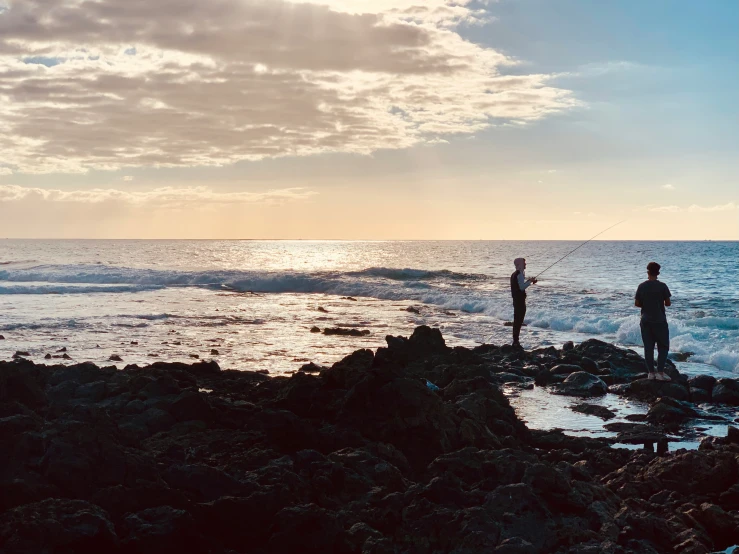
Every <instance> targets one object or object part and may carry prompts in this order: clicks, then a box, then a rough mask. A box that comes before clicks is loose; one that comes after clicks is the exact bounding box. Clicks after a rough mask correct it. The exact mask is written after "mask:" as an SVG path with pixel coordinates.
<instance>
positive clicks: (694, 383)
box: [688, 375, 716, 394]
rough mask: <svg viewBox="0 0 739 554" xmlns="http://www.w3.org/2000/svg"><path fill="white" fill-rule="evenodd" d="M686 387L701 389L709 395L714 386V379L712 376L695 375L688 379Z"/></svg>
mask: <svg viewBox="0 0 739 554" xmlns="http://www.w3.org/2000/svg"><path fill="white" fill-rule="evenodd" d="M688 385H689V386H690V387H691V388H693V387H695V388H698V389H703V390H705V391H708V393H709V394H710V393H711V391H712V390H713V387H714V386H715V385H716V378H715V377H713V376H712V375H696V376H695V377H691V378H690V379H688Z"/></svg>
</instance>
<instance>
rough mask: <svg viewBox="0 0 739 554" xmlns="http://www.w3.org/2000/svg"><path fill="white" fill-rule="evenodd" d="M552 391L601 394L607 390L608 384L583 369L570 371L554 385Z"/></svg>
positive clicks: (574, 393) (590, 394) (574, 394)
mask: <svg viewBox="0 0 739 554" xmlns="http://www.w3.org/2000/svg"><path fill="white" fill-rule="evenodd" d="M554 392H555V393H556V394H563V395H567V396H582V397H592V396H603V395H604V394H606V392H608V385H606V384H605V383H604V382H603V380H602V379H600V378H599V377H596V376H595V375H591V374H590V373H587V372H585V371H577V372H575V373H570V375H569V376H568V377H567V379H565V380H564V381H563V382H562V383H561V384H559V385H555V388H554Z"/></svg>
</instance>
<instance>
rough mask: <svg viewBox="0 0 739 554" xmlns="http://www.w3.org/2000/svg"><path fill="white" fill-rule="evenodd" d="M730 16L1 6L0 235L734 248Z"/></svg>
mask: <svg viewBox="0 0 739 554" xmlns="http://www.w3.org/2000/svg"><path fill="white" fill-rule="evenodd" d="M737 20H739V7H738V5H737V3H736V2H732V1H728V0H726V1H724V0H716V1H713V2H705V3H703V2H695V1H692V0H691V1H682V0H666V1H659V0H650V1H649V2H638V1H636V0H623V1H619V2H593V1H591V0H579V1H575V0H556V1H553V0H498V1H497V2H494V1H475V0H457V1H455V2H451V1H447V0H424V1H423V2H419V1H418V0H315V1H314V2H291V1H283V0H208V1H207V2H206V1H203V0H156V1H153V0H125V1H124V0H0V131H1V132H0V237H60V238H61V237H75V238H76V237H79V238H88V237H89V238H316V239H322V238H336V239H392V238H397V239H413V238H418V239H518V238H520V239H559V238H566V239H577V238H581V237H583V238H587V236H588V235H591V234H594V233H596V232H597V231H598V230H600V229H601V228H604V227H606V226H607V225H608V224H610V223H614V222H616V221H619V220H622V219H626V220H627V221H626V223H624V224H623V225H621V226H619V227H617V228H616V229H614V230H613V231H611V232H609V236H608V237H604V238H612V239H619V238H622V239H734V240H736V239H739V187H738V186H737V185H738V184H739V161H738V160H739V156H737V153H738V151H737V148H738V147H739V126H737V120H738V116H739V74H738V73H737V70H736V68H737V64H738V63H739V47H738V46H739V44H738V42H739V37H738V35H739V32H738V31H737Z"/></svg>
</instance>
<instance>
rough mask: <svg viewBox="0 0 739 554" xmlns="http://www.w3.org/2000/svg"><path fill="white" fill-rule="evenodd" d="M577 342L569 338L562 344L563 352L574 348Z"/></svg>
mask: <svg viewBox="0 0 739 554" xmlns="http://www.w3.org/2000/svg"><path fill="white" fill-rule="evenodd" d="M574 348H575V343H574V342H572V341H571V340H568V341H567V342H565V343H564V344H563V345H562V352H569V351H570V350H574Z"/></svg>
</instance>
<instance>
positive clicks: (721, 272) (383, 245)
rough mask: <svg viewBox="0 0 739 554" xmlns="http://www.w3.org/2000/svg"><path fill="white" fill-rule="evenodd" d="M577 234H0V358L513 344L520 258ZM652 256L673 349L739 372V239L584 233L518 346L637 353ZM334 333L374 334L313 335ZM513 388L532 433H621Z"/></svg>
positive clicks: (310, 356) (187, 357)
mask: <svg viewBox="0 0 739 554" xmlns="http://www.w3.org/2000/svg"><path fill="white" fill-rule="evenodd" d="M578 244H579V243H576V242H554V241H527V242H508V241H460V242H454V241H445V242H424V241H418V242H397V241H391V242H341V241H129V240H121V241H109V240H79V241H74V240H0V335H3V336H4V340H0V359H10V358H11V357H12V356H13V354H14V353H15V352H16V351H21V352H27V353H28V356H25V357H27V358H30V359H32V360H34V361H37V362H43V361H45V357H46V356H52V358H51V360H49V361H48V362H54V363H75V362H79V361H88V360H89V361H93V362H95V363H97V364H99V365H114V364H115V365H117V367H123V366H124V365H126V364H139V365H142V364H147V363H152V362H155V361H157V360H162V361H185V362H192V361H194V360H195V359H198V358H200V359H215V360H217V361H218V363H219V364H220V365H221V367H223V368H225V369H237V370H266V371H268V372H269V373H270V374H272V375H279V374H290V373H293V372H295V371H296V370H297V369H298V368H299V367H300V366H301V365H302V364H304V363H306V362H309V361H312V362H315V363H318V364H330V363H332V362H335V361H337V360H339V359H341V358H342V357H343V356H345V355H347V354H349V353H350V352H352V351H353V350H355V349H357V348H377V347H378V346H383V345H384V344H385V340H384V338H385V336H386V335H388V334H392V335H406V336H407V335H409V334H410V333H411V332H412V331H413V329H414V328H415V327H416V326H418V325H422V324H426V325H431V326H434V327H439V328H440V329H441V330H442V332H443V334H444V337H445V338H446V341H447V344H449V345H452V346H455V345H462V346H475V345H476V344H479V343H483V342H484V343H488V344H503V343H509V342H510V341H511V328H510V327H507V326H505V323H506V322H508V321H510V320H511V319H512V318H513V313H512V312H513V307H512V304H511V296H510V275H511V273H512V272H513V271H514V268H513V259H514V258H516V257H525V258H526V259H527V262H528V269H527V275H528V276H530V277H533V276H535V275H537V274H538V273H539V272H540V271H542V270H544V269H545V268H547V266H549V265H550V264H552V263H554V262H555V261H557V260H558V259H559V258H561V257H562V256H564V255H565V254H567V252H569V251H571V250H572V249H574V248H576V247H577V246H578ZM650 261H657V262H659V263H660V264H661V265H662V275H661V276H660V278H661V279H662V280H663V281H664V282H665V283H667V284H668V286H669V287H670V290H671V291H672V294H673V296H672V306H670V307H669V308H668V309H667V311H668V317H669V324H670V335H671V349H672V350H673V351H674V352H682V353H684V354H685V355H687V354H690V355H689V357H688V358H687V360H688V361H687V362H679V363H678V366H679V368H680V370H681V371H683V372H685V373H688V374H698V373H708V374H711V375H714V376H716V377H719V378H720V377H730V376H736V374H737V372H739V365H738V364H739V314H738V313H737V312H738V311H739V284H738V283H739V243H738V242H606V241H593V242H591V243H588V244H587V245H585V246H583V247H582V248H580V249H579V250H577V251H576V252H575V253H573V254H572V255H571V256H570V257H568V258H566V259H565V260H563V261H562V262H561V263H559V264H557V265H556V266H554V267H553V268H551V269H550V270H548V271H546V273H544V274H543V275H542V276H541V278H540V281H539V283H538V284H537V285H535V286H532V287H531V288H529V291H528V292H529V295H528V312H527V315H526V323H527V326H526V327H524V329H523V332H522V338H521V342H522V343H523V345H524V347H525V348H528V349H531V348H536V347H540V346H548V345H554V346H560V345H561V344H563V343H564V342H565V341H568V340H572V341H575V342H581V341H584V340H586V339H588V338H598V339H601V340H605V341H609V342H612V343H616V344H619V345H622V346H626V347H630V348H634V349H636V350H637V351H638V350H640V346H641V337H640V333H639V310H638V309H637V308H635V307H634V300H633V297H634V292H635V290H636V287H637V286H638V284H639V283H640V282H641V281H643V280H644V279H645V278H646V269H645V268H646V265H647V263H649V262H650ZM327 327H344V328H355V329H361V330H367V331H369V334H368V335H364V336H361V337H342V336H330V335H324V334H322V333H320V332H311V329H313V330H314V331H315V329H314V328H318V329H321V330H322V329H325V328H327ZM64 349H66V351H64V352H62V351H63V350H64ZM114 355H115V356H118V357H120V359H121V360H122V361H111V360H110V358H111V356H114ZM62 356H68V359H67V358H62ZM48 362H47V363H48ZM508 393H509V398H510V400H511V403H512V405H513V406H514V407H515V409H516V411H517V413H518V414H519V417H521V418H522V419H523V420H524V421H526V422H527V424H528V425H529V426H530V427H531V428H539V429H550V428H561V429H563V430H564V431H565V432H566V433H568V434H574V435H584V436H594V437H598V436H600V437H610V436H613V433H609V432H608V431H606V430H604V429H603V422H602V421H601V420H600V419H599V418H596V417H594V416H589V415H585V414H579V413H575V412H573V411H572V410H571V408H572V406H573V405H574V404H576V403H578V402H581V400H579V399H575V398H571V397H562V396H555V395H550V394H548V393H546V391H544V390H542V389H538V388H535V389H534V390H532V391H520V390H509V391H508ZM594 402H596V403H599V404H601V405H604V406H607V407H608V408H610V409H611V410H612V411H614V412H615V413H616V418H615V419H614V421H625V418H626V416H628V415H630V414H634V413H645V412H646V410H647V409H648V406H646V405H644V404H641V403H639V402H633V401H630V400H627V399H623V398H621V397H618V396H616V395H613V394H608V395H606V396H605V397H603V398H600V399H596V400H594ZM704 408H706V409H708V410H716V409H717V408H716V407H713V406H706V407H704ZM718 409H719V411H720V414H718V415H723V416H724V417H726V418H727V420H726V422H724V423H722V422H718V423H711V424H710V425H704V430H703V431H700V432H699V434H698V435H696V434H695V433H694V434H693V436H692V438H691V437H687V438H686V437H676V440H679V442H677V443H675V444H673V445H672V448H676V447H687V448H696V447H697V446H698V440H699V438H700V436H705V435H719V436H720V435H725V434H726V425H727V424H728V422H730V421H732V420H733V419H736V418H737V417H738V416H739V414H738V413H736V410H734V409H732V408H718ZM700 424H703V422H700ZM696 430H698V427H696Z"/></svg>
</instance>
